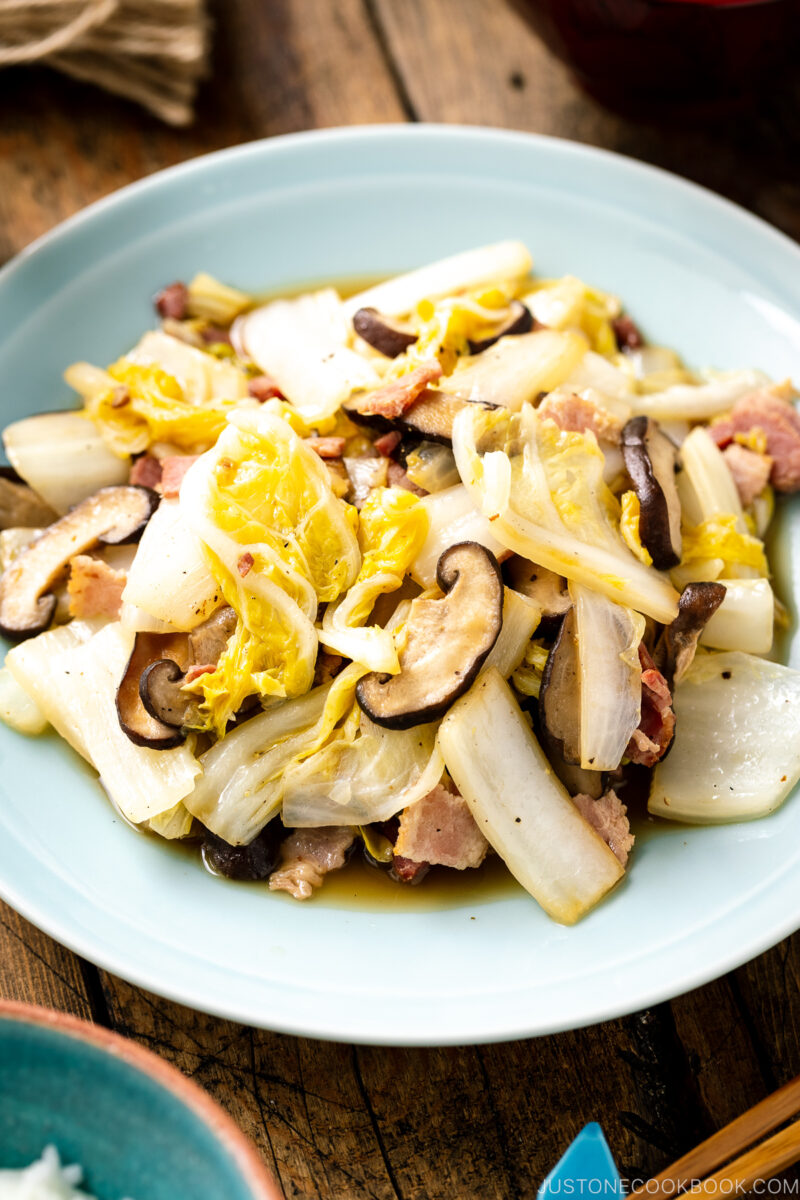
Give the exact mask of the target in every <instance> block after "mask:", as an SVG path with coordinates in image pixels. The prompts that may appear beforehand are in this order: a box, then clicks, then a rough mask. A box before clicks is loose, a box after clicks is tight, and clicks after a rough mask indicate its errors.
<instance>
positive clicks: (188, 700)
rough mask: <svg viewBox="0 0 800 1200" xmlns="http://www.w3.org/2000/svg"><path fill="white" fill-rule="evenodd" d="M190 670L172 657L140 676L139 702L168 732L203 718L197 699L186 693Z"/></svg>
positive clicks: (155, 663)
mask: <svg viewBox="0 0 800 1200" xmlns="http://www.w3.org/2000/svg"><path fill="white" fill-rule="evenodd" d="M185 683H186V671H185V669H184V668H183V667H182V666H180V664H179V663H176V662H175V660H174V659H171V658H160V659H158V660H157V661H156V662H151V663H150V664H149V665H148V666H146V667H145V669H144V670H143V671H142V673H141V676H140V677H139V693H138V694H139V700H140V702H141V704H142V708H143V709H144V711H145V712H147V713H148V715H149V717H150V719H151V720H153V721H155V722H156V723H157V724H159V725H163V726H164V728H165V729H172V730H173V731H174V730H175V729H176V728H177V729H180V728H181V727H182V726H184V725H191V724H192V723H193V721H194V723H195V724H196V723H197V721H196V718H197V717H198V716H199V701H198V699H197V697H196V696H192V695H190V694H189V693H188V692H184V691H183V690H182V689H183V685H184V684H185Z"/></svg>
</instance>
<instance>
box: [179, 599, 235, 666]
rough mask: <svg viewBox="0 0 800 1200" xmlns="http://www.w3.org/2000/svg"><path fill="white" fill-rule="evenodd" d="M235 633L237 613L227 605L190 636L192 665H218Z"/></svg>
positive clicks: (214, 613)
mask: <svg viewBox="0 0 800 1200" xmlns="http://www.w3.org/2000/svg"><path fill="white" fill-rule="evenodd" d="M235 632H236V611H235V609H233V608H231V606H230V605H229V604H226V605H224V606H223V607H222V608H218V609H217V610H216V612H213V613H212V614H211V616H210V617H209V618H208V620H207V621H203V624H202V625H198V626H197V628H196V629H193V630H192V632H191V633H190V634H189V656H190V659H191V661H192V663H218V662H219V658H220V655H221V654H222V651H223V650H224V649H225V647H226V646H227V644H228V640H229V639H230V638H231V637H232V636H233V634H234V633H235Z"/></svg>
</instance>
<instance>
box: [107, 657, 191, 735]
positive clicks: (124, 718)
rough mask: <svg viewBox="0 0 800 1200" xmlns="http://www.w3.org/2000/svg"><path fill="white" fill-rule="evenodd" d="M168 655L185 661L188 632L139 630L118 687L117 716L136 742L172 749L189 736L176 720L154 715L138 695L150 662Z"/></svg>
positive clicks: (122, 726)
mask: <svg viewBox="0 0 800 1200" xmlns="http://www.w3.org/2000/svg"><path fill="white" fill-rule="evenodd" d="M165 654H169V655H174V656H175V657H176V658H181V659H183V660H184V661H185V660H186V659H187V658H188V644H187V638H186V635H185V634H171V633H166V634H164V633H137V635H136V640H135V641H134V643H133V650H132V651H131V656H130V658H129V659H128V665H127V666H126V668H125V674H124V675H123V676H122V681H121V682H120V685H119V687H118V688H117V716H118V717H119V723H120V727H121V729H122V731H123V733H126V734H127V735H128V737H129V738H130V740H131V741H132V742H133V743H134V745H136V746H148V747H149V748H150V749H151V750H171V749H172V747H173V746H180V744H181V742H183V741H185V739H186V734H185V733H182V732H181V730H180V729H176V728H175V724H176V723H175V724H169V725H168V724H165V723H164V722H163V721H160V720H158V718H157V717H155V716H153V714H152V712H150V711H148V710H147V709H146V708H145V707H144V705H143V703H142V699H141V696H140V694H139V688H140V684H139V681H140V679H142V677H143V674H146V673H147V670H148V664H152V663H155V665H157V666H158V665H160V663H159V661H158V660H161V659H163V658H164V655H165ZM168 661H169V665H170V666H172V667H175V669H176V670H177V671H178V672H180V671H181V668H180V667H179V666H178V664H177V663H176V662H173V661H172V660H171V659H170V660H168Z"/></svg>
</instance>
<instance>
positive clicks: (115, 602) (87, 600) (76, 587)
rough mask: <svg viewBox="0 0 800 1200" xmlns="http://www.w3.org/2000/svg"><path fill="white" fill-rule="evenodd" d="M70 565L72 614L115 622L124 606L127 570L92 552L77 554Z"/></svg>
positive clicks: (68, 583) (68, 584) (69, 583)
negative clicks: (117, 569) (119, 569)
mask: <svg viewBox="0 0 800 1200" xmlns="http://www.w3.org/2000/svg"><path fill="white" fill-rule="evenodd" d="M69 565H70V572H69V580H68V582H67V593H68V595H69V611H70V616H73V617H80V618H87V617H109V618H110V619H111V620H112V621H115V620H116V619H117V618H118V617H119V614H120V609H121V608H122V593H123V591H124V589H125V584H126V583H127V582H128V575H127V572H125V571H115V570H114V568H113V567H110V566H109V565H108V563H105V562H103V560H102V559H101V558H92V557H91V555H89V554H76V555H75V557H74V558H73V559H71V560H70V564H69Z"/></svg>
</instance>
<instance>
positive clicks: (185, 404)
mask: <svg viewBox="0 0 800 1200" xmlns="http://www.w3.org/2000/svg"><path fill="white" fill-rule="evenodd" d="M82 365H83V364H76V367H74V368H70V371H68V372H67V375H66V378H67V382H68V383H71V384H72V385H73V386H74V387H77V388H78V390H79V391H81V393H82V395H83V396H84V403H85V411H86V414H87V416H89V417H91V419H92V420H93V421H95V422H96V423H97V425H98V426H99V428H100V431H101V433H102V434H103V437H104V439H105V441H106V443H107V444H108V446H110V448H111V449H112V450H113V451H114V452H115V453H116V454H119V455H120V456H125V455H128V454H140V453H141V452H142V451H144V450H146V449H147V448H148V446H150V445H151V444H152V443H153V442H169V443H171V444H172V445H174V446H177V447H178V448H179V449H181V450H186V451H190V452H191V451H198V450H205V449H207V448H208V447H209V446H210V445H212V444H213V443H214V442H215V441H216V439H217V437H218V436H219V434H220V433H221V432H222V430H223V429H224V427H225V421H226V419H227V415H228V413H229V412H230V411H231V409H233V408H234V407H235V406H236V405H237V404H239V403H241V400H240V398H235V399H234V398H228V399H215V400H213V401H209V402H206V403H203V404H196V403H193V402H192V401H191V400H189V399H187V397H186V395H185V394H184V391H183V388H182V387H181V385H180V384H179V383H178V381H177V379H175V377H174V376H173V375H170V374H168V373H167V372H166V371H164V370H162V369H161V368H160V367H158V366H155V365H153V364H144V363H134V362H131V361H130V360H129V359H127V358H121V359H119V361H118V362H116V363H114V364H113V365H112V366H110V367H109V368H108V371H107V372H101V371H96V370H95V371H94V373H93V376H92V382H93V383H94V384H95V386H93V387H92V386H89V387H83V386H81V384H82V374H83V373H82V372H81V370H80V368H81V367H82Z"/></svg>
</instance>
